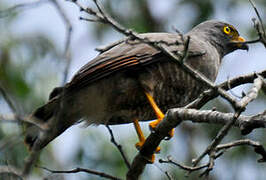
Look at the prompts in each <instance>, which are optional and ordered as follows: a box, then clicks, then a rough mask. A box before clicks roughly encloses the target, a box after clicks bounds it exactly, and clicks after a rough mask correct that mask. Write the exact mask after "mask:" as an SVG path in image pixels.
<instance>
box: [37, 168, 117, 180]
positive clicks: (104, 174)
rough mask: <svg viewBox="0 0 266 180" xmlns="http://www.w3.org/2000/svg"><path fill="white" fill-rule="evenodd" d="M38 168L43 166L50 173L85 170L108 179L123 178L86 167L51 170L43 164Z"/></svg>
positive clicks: (68, 172)
mask: <svg viewBox="0 0 266 180" xmlns="http://www.w3.org/2000/svg"><path fill="white" fill-rule="evenodd" d="M37 167H38V168H41V169H44V170H46V171H49V172H50V173H65V174H70V173H79V172H85V173H88V174H93V175H97V176H99V177H104V178H106V179H112V180H121V179H120V178H118V177H115V176H112V175H109V174H106V173H104V172H99V171H95V170H92V169H85V168H79V167H78V168H75V169H72V170H63V171H58V170H51V169H48V168H46V167H41V166H37Z"/></svg>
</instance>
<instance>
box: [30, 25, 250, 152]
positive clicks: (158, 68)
mask: <svg viewBox="0 0 266 180" xmlns="http://www.w3.org/2000/svg"><path fill="white" fill-rule="evenodd" d="M140 36H141V37H142V38H147V39H149V40H150V41H152V42H163V43H164V45H165V46H167V49H169V50H170V51H171V52H173V53H180V52H183V51H184V49H185V47H184V43H182V42H183V39H182V38H184V39H186V38H187V37H188V36H189V37H190V43H189V47H188V57H187V59H186V61H185V63H186V64H187V65H189V66H191V67H192V68H193V69H195V70H196V71H197V72H199V73H201V74H202V75H204V76H206V77H207V78H208V79H210V80H211V81H215V78H216V76H217V73H218V70H219V67H220V64H221V61H222V58H223V57H224V56H225V55H226V54H228V53H230V52H232V51H234V50H237V49H245V50H248V46H247V45H246V44H245V43H244V42H245V39H244V38H242V37H241V36H240V35H239V33H238V31H237V30H236V28H235V27H234V26H232V25H230V24H228V23H225V22H221V21H217V20H210V21H205V22H202V23H201V24H199V25H197V26H196V27H194V28H193V29H192V30H191V31H189V32H188V33H186V34H185V35H184V36H183V37H182V36H180V35H179V34H177V33H144V34H140ZM205 89H206V87H205V86H204V84H202V83H200V82H199V81H197V80H196V79H194V78H193V77H192V76H191V75H189V74H188V73H186V72H185V71H184V70H183V69H182V68H181V67H180V65H178V63H176V62H174V61H173V60H171V59H170V58H169V56H167V55H166V54H165V53H164V52H162V51H160V50H158V49H156V48H154V47H152V46H150V45H148V44H146V43H142V42H140V41H139V40H136V39H130V38H127V39H125V40H124V41H122V42H120V43H117V44H116V45H114V46H113V47H111V48H110V49H108V50H106V51H104V52H102V53H100V54H99V55H98V56H97V57H96V58H95V59H93V60H91V61H89V62H88V63H87V64H86V65H84V66H83V67H82V68H81V69H80V70H79V71H78V72H77V73H76V75H75V76H74V77H73V79H72V80H71V81H70V82H69V83H67V84H66V85H65V86H63V87H57V88H55V89H54V90H53V91H52V93H51V94H50V98H49V101H48V102H47V103H46V104H45V105H43V106H42V107H39V108H38V109H37V110H36V111H34V112H33V114H32V115H31V117H30V118H31V119H32V121H33V122H34V123H35V124H36V125H38V126H31V127H28V128H27V132H26V137H25V142H26V143H27V144H28V145H29V147H30V148H31V147H33V146H34V145H35V146H36V147H37V149H41V148H43V147H45V146H46V145H47V144H48V143H49V142H51V141H52V140H53V139H54V138H56V137H57V136H59V135H60V134H61V133H63V132H64V131H65V130H66V129H67V128H69V127H70V126H71V125H73V124H75V123H77V122H80V121H81V120H84V121H86V122H87V123H88V124H96V125H99V124H104V125H115V124H124V123H132V122H133V123H134V125H135V128H136V131H137V134H138V137H139V142H138V143H137V144H136V146H137V147H138V148H141V146H142V145H143V143H144V142H145V137H144V136H143V133H142V131H141V129H140V126H139V123H138V121H148V120H152V119H156V120H155V121H152V122H151V123H150V124H149V126H150V128H151V129H154V128H156V126H157V125H158V124H159V123H160V121H161V120H162V119H163V117H164V113H165V112H166V111H167V109H169V108H174V107H181V106H185V105H186V104H188V103H189V102H191V101H193V100H194V99H196V98H197V96H198V95H199V94H200V93H201V92H203V91H204V90H205ZM172 136H173V130H172V131H170V132H169V137H172ZM157 151H159V147H158V148H157Z"/></svg>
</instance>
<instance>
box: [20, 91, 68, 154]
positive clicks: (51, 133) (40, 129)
mask: <svg viewBox="0 0 266 180" xmlns="http://www.w3.org/2000/svg"><path fill="white" fill-rule="evenodd" d="M62 89H63V88H55V89H54V90H53V92H52V93H51V94H50V100H49V101H48V103H46V104H45V105H43V106H41V107H39V108H38V109H37V110H35V111H34V112H33V113H32V115H31V116H30V121H32V122H33V124H28V125H26V129H25V139H24V141H25V143H26V145H27V146H28V147H29V149H30V150H31V149H32V147H33V146H34V145H35V144H37V146H38V147H37V149H42V148H43V147H45V146H46V145H47V144H48V143H49V142H50V141H52V140H53V139H54V138H56V137H57V136H59V135H60V134H61V133H62V132H64V130H65V129H66V128H67V127H59V126H60V119H57V114H58V113H59V111H60V102H61V95H60V94H61V91H62ZM53 121H58V122H53ZM53 123H54V124H53ZM51 124H53V125H54V126H53V125H52V126H51Z"/></svg>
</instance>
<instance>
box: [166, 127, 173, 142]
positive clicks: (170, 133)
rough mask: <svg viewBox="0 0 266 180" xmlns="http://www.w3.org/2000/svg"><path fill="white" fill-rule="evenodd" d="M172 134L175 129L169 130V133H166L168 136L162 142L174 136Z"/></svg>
mask: <svg viewBox="0 0 266 180" xmlns="http://www.w3.org/2000/svg"><path fill="white" fill-rule="evenodd" d="M174 133H175V129H171V131H169V132H168V136H167V137H166V138H165V139H164V140H166V141H168V140H170V139H171V138H172V137H173V136H174Z"/></svg>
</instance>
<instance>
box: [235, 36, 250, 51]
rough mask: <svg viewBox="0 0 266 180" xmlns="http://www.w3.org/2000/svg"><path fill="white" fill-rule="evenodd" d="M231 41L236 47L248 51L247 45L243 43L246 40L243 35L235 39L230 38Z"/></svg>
mask: <svg viewBox="0 0 266 180" xmlns="http://www.w3.org/2000/svg"><path fill="white" fill-rule="evenodd" d="M231 42H232V43H233V44H234V46H235V47H236V48H237V49H243V50H247V51H248V45H247V44H246V43H245V42H246V40H245V39H244V38H243V37H241V36H238V37H237V38H236V40H232V41H231Z"/></svg>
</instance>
